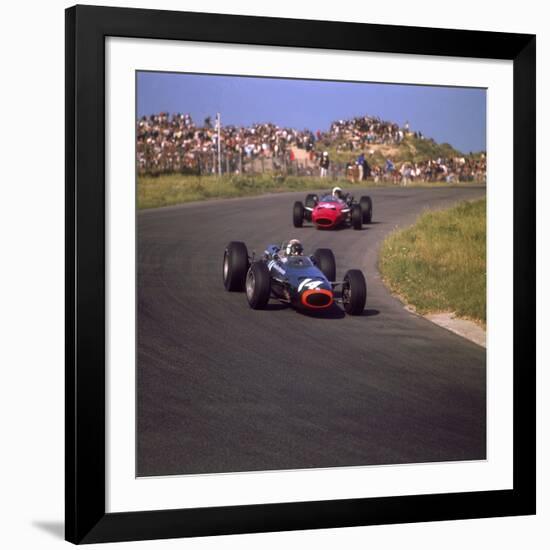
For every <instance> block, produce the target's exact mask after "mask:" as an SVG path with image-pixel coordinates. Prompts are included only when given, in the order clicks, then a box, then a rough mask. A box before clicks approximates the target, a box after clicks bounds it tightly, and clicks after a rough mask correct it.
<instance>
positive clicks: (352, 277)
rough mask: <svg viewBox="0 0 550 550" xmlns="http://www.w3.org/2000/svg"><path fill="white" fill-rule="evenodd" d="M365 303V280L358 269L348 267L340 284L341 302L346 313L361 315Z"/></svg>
mask: <svg viewBox="0 0 550 550" xmlns="http://www.w3.org/2000/svg"><path fill="white" fill-rule="evenodd" d="M366 303H367V281H366V280H365V276H364V275H363V272H362V271H360V270H359V269H350V270H349V271H348V272H347V273H346V274H345V276H344V282H343V284H342V304H343V306H344V310H345V311H346V313H347V314H348V315H361V314H362V313H363V310H364V309H365V304H366Z"/></svg>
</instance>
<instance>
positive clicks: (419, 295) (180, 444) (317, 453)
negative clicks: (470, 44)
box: [135, 70, 492, 477]
mask: <svg viewBox="0 0 550 550" xmlns="http://www.w3.org/2000/svg"><path fill="white" fill-rule="evenodd" d="M135 94H136V97H135V105H136V108H135V174H136V177H135V185H136V197H137V200H136V273H135V277H136V365H135V368H136V382H137V384H136V385H137V387H136V422H135V430H136V464H135V467H136V471H135V475H136V476H137V477H153V476H175V475H179V476H185V475H197V474H231V473H236V472H262V471H280V470H303V469H322V468H352V467H383V466H391V465H406V464H424V463H439V462H446V463H449V462H459V461H485V460H487V370H486V323H487V317H486V309H487V304H486V302H487V299H486V295H487V259H486V256H487V252H486V249H487V216H486V190H487V185H488V184H487V120H486V119H487V90H486V88H483V87H458V86H442V85H432V86H430V85H419V84H411V83H407V82H404V83H400V84H396V83H384V82H369V81H368V71H366V72H365V74H360V75H359V74H358V75H357V80H356V81H338V80H316V79H308V78H282V77H266V76H261V77H256V76H249V75H238V74H236V75H232V74H200V73H177V72H162V71H151V70H137V71H136V72H135ZM489 185H492V182H491V183H489Z"/></svg>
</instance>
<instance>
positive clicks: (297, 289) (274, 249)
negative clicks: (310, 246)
mask: <svg viewBox="0 0 550 550" xmlns="http://www.w3.org/2000/svg"><path fill="white" fill-rule="evenodd" d="M223 283H224V286H225V288H226V290H228V291H242V290H245V292H246V297H247V299H248V303H249V305H250V307H251V308H252V309H265V307H266V306H267V303H268V302H269V300H270V299H271V298H274V299H276V300H279V301H281V302H283V303H287V304H289V305H291V306H293V307H296V308H302V309H308V310H320V309H326V308H329V307H331V306H332V304H333V303H334V302H336V303H340V304H342V306H343V307H344V310H345V311H346V313H348V314H349V315H361V314H362V313H363V310H364V309H365V304H366V300H367V283H366V281H365V277H364V275H363V273H362V271H360V270H358V269H350V270H349V271H347V272H346V274H345V275H344V278H343V280H342V281H339V282H337V281H336V261H335V259H334V254H333V253H332V251H331V250H330V249H328V248H318V249H317V250H315V252H314V253H313V254H312V255H311V256H306V255H304V249H303V247H302V244H301V243H300V241H298V240H297V239H293V240H291V241H288V242H287V243H283V244H282V245H281V246H277V245H274V244H272V245H269V246H268V247H267V248H266V249H265V251H264V253H263V254H262V256H261V257H260V258H259V259H256V258H255V254H253V255H252V256H250V255H249V254H248V250H247V248H246V245H245V244H244V243H243V242H240V241H232V242H230V243H229V244H228V245H227V247H226V248H225V252H224V255H223ZM336 287H340V290H341V292H340V294H339V296H335V292H334V291H335V288H336Z"/></svg>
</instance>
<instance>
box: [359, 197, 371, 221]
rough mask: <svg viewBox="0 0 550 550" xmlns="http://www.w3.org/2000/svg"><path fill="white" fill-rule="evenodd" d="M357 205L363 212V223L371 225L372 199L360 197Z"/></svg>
mask: <svg viewBox="0 0 550 550" xmlns="http://www.w3.org/2000/svg"><path fill="white" fill-rule="evenodd" d="M359 204H360V206H361V211H362V212H363V223H372V199H371V198H370V197H369V196H368V195H365V196H364V197H361V200H360V201H359Z"/></svg>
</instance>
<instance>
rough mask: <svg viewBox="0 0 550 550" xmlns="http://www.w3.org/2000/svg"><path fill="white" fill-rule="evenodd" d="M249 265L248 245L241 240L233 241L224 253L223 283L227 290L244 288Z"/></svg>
mask: <svg viewBox="0 0 550 550" xmlns="http://www.w3.org/2000/svg"><path fill="white" fill-rule="evenodd" d="M248 265H249V263H248V250H247V249H246V245H245V244H244V243H242V242H240V241H231V242H230V243H229V244H228V245H227V247H226V249H225V252H224V255H223V285H224V286H225V290H228V291H230V292H238V291H240V290H243V289H244V283H245V279H246V272H247V271H248Z"/></svg>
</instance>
